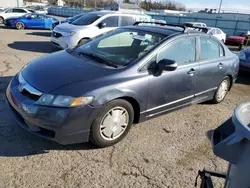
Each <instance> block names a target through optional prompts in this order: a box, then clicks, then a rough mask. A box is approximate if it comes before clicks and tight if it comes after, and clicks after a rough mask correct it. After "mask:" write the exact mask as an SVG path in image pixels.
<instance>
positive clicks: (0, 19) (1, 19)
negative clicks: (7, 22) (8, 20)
mask: <svg viewBox="0 0 250 188" xmlns="http://www.w3.org/2000/svg"><path fill="white" fill-rule="evenodd" d="M3 23H4V18H3V17H1V16H0V24H3Z"/></svg>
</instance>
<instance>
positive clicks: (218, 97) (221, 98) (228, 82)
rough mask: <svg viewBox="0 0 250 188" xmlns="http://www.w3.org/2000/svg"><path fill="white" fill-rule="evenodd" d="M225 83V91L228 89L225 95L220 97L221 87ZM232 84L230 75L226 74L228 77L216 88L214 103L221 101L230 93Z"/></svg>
mask: <svg viewBox="0 0 250 188" xmlns="http://www.w3.org/2000/svg"><path fill="white" fill-rule="evenodd" d="M225 83H226V84H227V87H226V88H225V89H224V91H225V90H226V91H225V94H224V95H223V97H220V96H219V92H220V89H221V87H222V84H225ZM230 85H231V81H230V78H229V77H228V76H226V77H225V78H224V79H223V80H222V81H221V83H220V85H219V86H218V88H217V90H216V92H215V94H214V98H213V100H212V103H214V104H218V103H221V102H222V101H223V100H224V99H225V98H226V96H227V93H228V91H229V88H230Z"/></svg>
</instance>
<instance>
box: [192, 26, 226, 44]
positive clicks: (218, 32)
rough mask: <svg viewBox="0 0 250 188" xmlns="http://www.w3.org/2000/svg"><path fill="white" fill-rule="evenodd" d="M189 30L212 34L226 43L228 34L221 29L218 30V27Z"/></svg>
mask: <svg viewBox="0 0 250 188" xmlns="http://www.w3.org/2000/svg"><path fill="white" fill-rule="evenodd" d="M189 29H194V30H198V31H202V32H205V33H208V34H211V35H213V36H214V37H215V38H217V39H218V40H219V41H221V42H223V43H225V41H226V36H227V34H226V33H224V32H223V31H222V30H221V29H219V28H216V27H194V28H189Z"/></svg>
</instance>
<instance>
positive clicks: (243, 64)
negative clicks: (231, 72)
mask: <svg viewBox="0 0 250 188" xmlns="http://www.w3.org/2000/svg"><path fill="white" fill-rule="evenodd" d="M239 59H240V70H242V71H247V72H250V47H247V48H245V49H243V50H242V51H240V53H239Z"/></svg>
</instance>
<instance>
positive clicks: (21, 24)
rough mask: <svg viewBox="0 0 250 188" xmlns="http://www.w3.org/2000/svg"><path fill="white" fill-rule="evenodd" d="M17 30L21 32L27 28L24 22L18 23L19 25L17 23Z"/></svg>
mask: <svg viewBox="0 0 250 188" xmlns="http://www.w3.org/2000/svg"><path fill="white" fill-rule="evenodd" d="M16 28H17V29H18V30H21V29H24V28H25V25H24V23H23V22H17V23H16Z"/></svg>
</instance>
